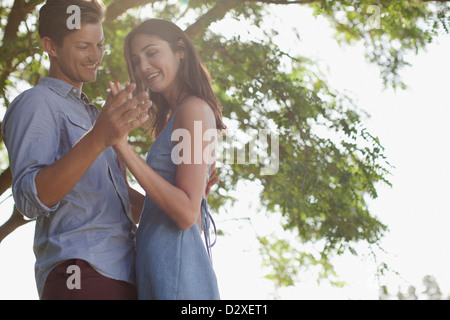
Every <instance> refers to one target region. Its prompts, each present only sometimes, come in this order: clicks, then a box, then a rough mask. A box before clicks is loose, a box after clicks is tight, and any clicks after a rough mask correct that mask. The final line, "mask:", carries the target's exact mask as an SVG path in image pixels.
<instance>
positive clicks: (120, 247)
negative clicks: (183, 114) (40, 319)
mask: <svg viewBox="0 0 450 320" xmlns="http://www.w3.org/2000/svg"><path fill="white" fill-rule="evenodd" d="M70 5H76V6H77V7H78V8H80V14H81V15H80V17H81V26H80V28H78V29H69V28H68V27H67V25H68V24H67V19H68V18H69V17H70V15H71V13H67V8H68V6H70ZM103 16H104V6H103V4H101V2H99V0H90V1H88V0H71V1H65V0H48V1H47V3H46V4H45V5H44V6H43V7H42V8H41V10H40V16H39V35H40V37H41V40H42V45H43V48H44V50H45V51H46V52H47V53H48V55H49V57H50V70H49V73H48V77H46V78H42V79H41V80H40V82H39V84H38V85H37V86H36V87H34V88H32V89H30V90H27V91H25V92H24V93H22V94H21V95H19V96H18V97H17V98H16V99H15V100H14V101H13V103H12V104H11V105H10V107H9V108H8V110H7V113H6V115H5V118H4V120H3V125H2V133H3V140H4V142H5V145H6V147H7V149H8V154H9V159H10V164H11V169H12V173H13V185H12V189H13V195H14V199H15V203H16V206H17V208H18V209H19V211H21V212H22V213H23V214H24V215H25V216H27V217H28V218H31V219H36V233H35V241H34V252H35V255H36V266H35V272H36V283H37V288H38V293H39V296H40V298H41V299H135V298H136V291H135V287H134V277H135V276H134V260H135V246H134V232H135V229H136V224H135V221H133V217H132V214H131V209H130V200H129V198H130V194H129V190H128V187H127V183H126V180H125V179H124V177H123V174H122V172H121V170H120V168H119V165H118V159H117V155H116V153H115V152H114V149H113V148H112V146H113V145H114V144H115V143H117V141H119V139H120V138H122V137H123V136H124V135H127V134H128V132H129V131H130V130H132V129H134V128H136V127H138V126H140V125H141V124H143V123H144V122H145V121H146V120H147V119H148V115H147V114H146V113H147V112H146V111H147V110H148V109H149V108H150V107H151V102H145V101H146V100H147V96H146V94H143V95H141V96H138V97H135V98H133V99H128V100H126V98H127V97H128V96H129V94H130V93H131V92H132V91H133V90H134V87H135V86H134V85H129V86H127V88H125V89H124V90H122V91H121V92H120V93H119V94H117V95H116V96H114V97H112V96H110V97H108V100H107V102H106V104H105V106H104V107H103V108H102V111H101V112H100V113H99V111H98V110H97V108H96V107H95V106H93V105H92V104H90V103H89V100H88V99H87V97H86V96H85V95H84V94H83V93H82V86H83V83H86V82H92V81H95V79H96V76H97V70H98V67H99V64H100V62H101V60H102V58H103V42H104V38H103V29H102V21H103ZM143 113H145V115H144V116H142V117H140V116H139V115H141V114H143ZM133 119H134V120H133ZM136 119H137V120H136Z"/></svg>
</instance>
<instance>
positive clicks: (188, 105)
mask: <svg viewBox="0 0 450 320" xmlns="http://www.w3.org/2000/svg"><path fill="white" fill-rule="evenodd" d="M176 121H177V122H178V123H179V124H180V125H181V124H182V123H186V122H192V121H207V122H211V121H214V122H215V116H214V112H213V111H212V109H211V107H210V105H209V104H208V103H207V102H206V101H205V100H203V99H202V98H199V97H195V96H193V97H189V98H186V99H184V100H183V101H182V103H181V104H180V106H179V108H178V113H177V119H176Z"/></svg>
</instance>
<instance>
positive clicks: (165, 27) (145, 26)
mask: <svg viewBox="0 0 450 320" xmlns="http://www.w3.org/2000/svg"><path fill="white" fill-rule="evenodd" d="M138 34H145V35H152V36H157V37H159V38H161V39H162V40H164V41H166V42H168V43H169V45H170V47H171V49H172V51H173V52H178V51H180V50H182V51H184V59H183V60H182V62H181V64H180V69H179V71H178V77H179V79H180V80H181V84H182V88H181V89H182V90H181V92H183V91H185V92H187V93H188V94H190V95H193V96H196V97H198V98H201V99H203V100H205V101H206V102H207V103H208V104H209V106H210V107H211V109H212V111H213V112H214V115H215V118H216V125H217V129H218V130H223V129H226V126H225V124H224V123H223V122H222V109H221V107H220V105H219V101H218V100H217V97H216V95H215V94H214V91H213V89H212V84H211V77H210V75H209V72H208V70H207V69H206V68H205V66H204V65H203V63H202V61H201V59H200V55H199V54H198V51H197V50H196V49H195V47H194V45H193V44H192V42H191V41H190V40H189V38H188V37H187V36H186V34H185V33H184V32H183V30H181V29H180V28H179V27H178V26H176V25H175V24H173V23H172V22H169V21H166V20H161V19H150V20H146V21H144V22H142V23H141V24H140V25H139V26H137V27H136V28H134V29H133V30H132V31H131V32H130V33H129V34H128V36H127V37H126V39H125V60H126V62H127V67H128V74H129V76H130V81H131V82H132V83H136V90H135V94H139V93H140V92H142V91H145V90H146V88H145V87H144V84H143V83H142V81H141V80H140V79H139V78H138V77H137V76H136V72H135V70H134V67H133V63H132V61H131V41H132V40H133V38H134V37H135V36H136V35H138ZM180 40H182V41H180ZM149 94H150V99H151V100H152V101H153V104H154V106H153V107H152V108H151V109H150V110H151V111H150V112H151V113H153V114H152V116H153V117H151V119H152V120H151V121H152V124H151V131H152V133H153V136H154V137H156V136H158V135H159V133H160V132H161V131H162V130H163V129H164V127H165V125H166V123H167V120H168V116H169V112H170V110H171V107H174V106H169V105H168V102H167V101H166V99H165V98H164V96H163V95H162V94H161V93H156V92H150V91H149ZM180 98H182V97H178V99H180Z"/></svg>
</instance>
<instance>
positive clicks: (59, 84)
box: [39, 77, 81, 98]
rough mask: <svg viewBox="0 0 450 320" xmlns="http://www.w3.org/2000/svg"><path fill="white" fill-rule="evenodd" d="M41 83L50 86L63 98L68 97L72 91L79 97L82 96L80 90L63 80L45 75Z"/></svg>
mask: <svg viewBox="0 0 450 320" xmlns="http://www.w3.org/2000/svg"><path fill="white" fill-rule="evenodd" d="M39 84H41V85H44V86H46V87H48V88H49V89H51V90H53V91H54V92H56V93H57V94H59V95H60V96H61V97H63V98H66V97H67V95H68V94H69V93H72V94H73V95H74V96H75V97H77V98H81V92H80V90H79V89H78V88H76V87H74V86H72V85H71V84H69V83H67V82H65V81H63V80H59V79H56V78H51V77H45V78H41V79H39Z"/></svg>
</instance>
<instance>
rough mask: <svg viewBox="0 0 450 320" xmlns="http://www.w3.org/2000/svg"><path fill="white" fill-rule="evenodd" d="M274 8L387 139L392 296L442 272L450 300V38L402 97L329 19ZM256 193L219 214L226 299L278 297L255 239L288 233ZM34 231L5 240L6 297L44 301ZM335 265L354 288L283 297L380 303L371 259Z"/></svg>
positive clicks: (301, 49) (411, 74)
mask: <svg viewBox="0 0 450 320" xmlns="http://www.w3.org/2000/svg"><path fill="white" fill-rule="evenodd" d="M272 9H273V10H271V15H270V17H267V23H268V24H269V25H271V24H275V25H276V26H278V30H280V31H281V32H280V36H279V37H278V38H277V43H279V44H280V46H282V47H283V48H284V49H285V50H288V51H290V52H291V53H292V54H296V53H298V54H302V55H307V56H309V57H312V58H314V59H316V60H320V61H321V68H322V71H324V72H325V73H326V76H327V79H328V82H329V83H330V85H331V86H332V87H334V88H336V89H338V90H345V91H347V92H349V93H350V94H351V95H352V97H354V98H355V101H357V102H358V103H357V104H358V106H360V107H361V108H362V109H364V110H366V111H367V112H368V113H369V114H370V115H371V118H370V119H368V120H367V122H366V123H367V126H368V128H369V129H370V132H371V133H372V134H373V135H375V136H378V137H379V138H380V140H381V143H382V145H383V146H384V147H385V148H386V151H385V154H386V155H387V157H388V160H389V162H390V163H391V164H393V165H394V166H395V167H396V168H395V169H394V170H393V176H392V177H391V178H390V180H391V182H392V183H393V188H389V187H387V186H383V185H380V186H379V188H378V191H379V198H378V199H376V200H374V201H371V202H370V210H371V212H372V213H373V214H374V215H376V216H377V217H379V218H380V219H381V221H382V222H384V223H385V224H387V225H388V227H389V229H390V232H389V233H388V234H387V235H386V237H385V238H384V239H383V241H382V247H383V248H384V249H385V250H386V251H387V253H385V254H381V255H380V260H382V259H384V260H385V261H387V262H388V263H389V264H390V266H391V267H392V268H393V269H394V270H396V271H397V272H398V273H399V275H398V276H396V275H394V274H390V275H388V276H387V277H385V278H383V279H382V281H383V283H384V284H388V285H389V288H390V289H391V292H392V293H396V292H397V290H398V288H399V287H401V289H402V291H403V292H405V291H406V289H407V287H408V286H409V285H414V286H416V288H417V289H418V290H417V293H420V292H421V291H422V290H423V287H422V278H423V277H424V276H425V275H433V276H435V277H436V279H437V281H438V283H439V285H440V287H441V291H442V293H443V295H444V297H447V296H449V295H450V273H449V272H448V270H449V269H450V256H449V252H450V241H449V240H450V233H449V232H448V228H449V226H450V215H449V212H450V203H449V202H448V201H447V197H448V196H447V193H448V191H449V190H450V168H449V166H448V163H450V148H449V146H450V126H449V125H448V119H449V118H450V108H449V107H450V98H449V96H448V95H447V90H448V84H449V82H448V71H449V70H450V60H449V59H448V54H449V52H450V36H448V35H447V36H442V37H440V38H439V39H437V41H435V42H434V43H433V44H430V45H429V47H428V50H427V52H426V53H425V52H420V54H419V55H418V56H417V57H416V56H412V55H411V56H410V57H409V60H410V62H411V63H412V65H413V66H412V67H410V68H407V69H405V70H404V71H403V72H402V77H403V79H404V80H405V81H406V83H407V85H408V86H409V89H407V90H405V91H398V92H393V90H383V88H382V83H381V80H380V77H379V75H378V69H377V67H376V66H373V65H369V64H368V63H367V62H366V61H365V59H364V57H363V49H362V47H361V46H355V47H346V48H339V47H338V46H337V44H336V42H335V40H333V38H332V34H333V31H332V29H330V28H329V26H328V22H327V21H326V20H325V19H321V18H318V19H316V18H313V17H312V15H311V11H310V10H308V9H306V8H303V7H298V6H294V5H291V6H274V7H272ZM224 26H226V28H225V27H224ZM293 27H295V28H297V29H298V30H299V31H300V37H301V41H298V40H296V38H295V36H294V34H293V32H292V31H291V30H292V28H293ZM215 28H220V30H222V29H223V30H225V29H226V30H227V31H228V32H230V33H232V32H241V31H242V30H246V29H245V28H243V27H242V26H239V24H238V23H236V21H233V22H232V23H229V24H218V25H217V26H215ZM250 30H252V29H250ZM280 161H282V159H280ZM257 190H258V187H257V186H255V185H252V184H248V185H242V186H241V187H240V188H239V189H238V191H237V192H236V194H237V195H238V197H239V201H238V202H237V204H236V206H235V207H234V208H232V209H230V212H229V213H228V214H222V213H221V214H220V215H219V217H217V218H216V223H217V224H218V225H219V228H220V229H221V230H223V231H224V232H225V236H222V237H219V239H218V243H217V245H216V246H215V247H214V248H213V257H214V267H215V270H216V273H217V277H218V281H219V286H220V290H221V295H222V298H223V299H271V298H273V297H274V294H275V292H274V289H273V285H272V283H271V282H270V281H269V280H266V279H264V278H263V276H264V272H263V269H262V267H261V259H260V257H259V254H258V244H257V241H256V238H255V235H256V233H257V234H258V235H264V234H270V233H271V232H275V231H276V232H279V227H278V228H277V227H276V225H277V222H278V221H279V218H278V217H277V215H273V216H271V217H268V216H266V215H265V214H262V213H260V211H261V208H260V207H259V205H258V204H257V203H258V195H257ZM7 195H8V193H6V194H5V195H3V197H2V198H1V199H0V201H1V200H2V199H5V198H6V196H7ZM11 200H12V199H11V198H9V199H7V200H5V201H4V202H3V203H2V204H0V223H2V222H3V221H4V220H5V219H6V218H7V217H8V216H9V213H10V212H11V206H12V201H11ZM247 218H249V219H250V220H251V223H250V222H249V221H250V220H248V219H247ZM236 219H237V220H236ZM274 226H275V227H274ZM33 234H34V223H29V224H27V225H25V226H23V227H21V228H20V229H18V230H16V231H15V232H14V233H13V234H12V235H11V236H10V237H8V238H7V239H5V240H4V242H3V243H1V244H0V257H1V261H2V262H1V263H0V299H37V293H36V288H35V281H34V255H33V252H32V243H33ZM363 248H364V247H362V250H363V251H362V252H365V251H364V249H363ZM335 264H336V271H337V273H338V274H339V275H340V276H341V278H340V280H342V281H345V282H347V286H345V287H344V288H334V287H331V286H330V285H328V284H327V283H326V282H324V283H322V284H321V285H317V283H316V282H315V281H314V279H312V280H311V278H312V277H311V276H312V274H309V273H305V274H302V275H301V280H302V281H300V282H299V283H298V284H297V285H296V286H295V287H291V288H287V289H281V290H279V291H278V292H277V297H279V298H281V299H377V297H378V283H377V282H376V281H375V278H374V274H375V268H376V266H375V265H374V263H373V262H372V260H370V259H368V258H367V257H366V258H364V257H354V256H350V255H345V256H343V257H339V258H336V259H335Z"/></svg>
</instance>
